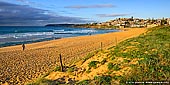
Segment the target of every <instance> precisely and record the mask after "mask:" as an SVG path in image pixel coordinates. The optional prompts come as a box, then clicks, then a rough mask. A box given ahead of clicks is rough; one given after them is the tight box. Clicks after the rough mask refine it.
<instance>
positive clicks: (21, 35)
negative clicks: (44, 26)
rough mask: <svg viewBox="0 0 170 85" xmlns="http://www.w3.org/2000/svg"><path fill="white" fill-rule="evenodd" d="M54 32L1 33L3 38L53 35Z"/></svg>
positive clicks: (0, 36) (0, 37)
mask: <svg viewBox="0 0 170 85" xmlns="http://www.w3.org/2000/svg"><path fill="white" fill-rule="evenodd" d="M53 34H54V33H53V32H33V33H12V34H4V35H0V39H2V38H24V37H31V36H40V35H53Z"/></svg>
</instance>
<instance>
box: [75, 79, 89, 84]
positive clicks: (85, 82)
mask: <svg viewBox="0 0 170 85" xmlns="http://www.w3.org/2000/svg"><path fill="white" fill-rule="evenodd" d="M89 83H90V80H82V81H80V82H78V84H77V85H89Z"/></svg>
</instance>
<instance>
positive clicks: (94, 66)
mask: <svg viewBox="0 0 170 85" xmlns="http://www.w3.org/2000/svg"><path fill="white" fill-rule="evenodd" d="M98 63H99V61H91V62H90V63H89V64H88V67H89V68H92V67H93V68H97V64H98Z"/></svg>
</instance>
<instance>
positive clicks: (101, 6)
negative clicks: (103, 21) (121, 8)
mask: <svg viewBox="0 0 170 85" xmlns="http://www.w3.org/2000/svg"><path fill="white" fill-rule="evenodd" d="M113 7H115V6H114V5H112V4H98V5H87V6H83V5H74V6H66V7H64V8H73V9H83V8H113Z"/></svg>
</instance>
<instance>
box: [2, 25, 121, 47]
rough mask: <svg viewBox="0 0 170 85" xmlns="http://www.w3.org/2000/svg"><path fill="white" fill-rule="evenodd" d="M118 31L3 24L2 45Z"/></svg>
mask: <svg viewBox="0 0 170 85" xmlns="http://www.w3.org/2000/svg"><path fill="white" fill-rule="evenodd" d="M117 31H119V30H99V29H90V28H69V27H44V26H1V27H0V47H5V46H12V45H19V44H23V43H24V44H27V43H33V42H40V41H46V40H53V39H60V38H66V37H75V36H86V35H94V34H103V33H109V32H117Z"/></svg>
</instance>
